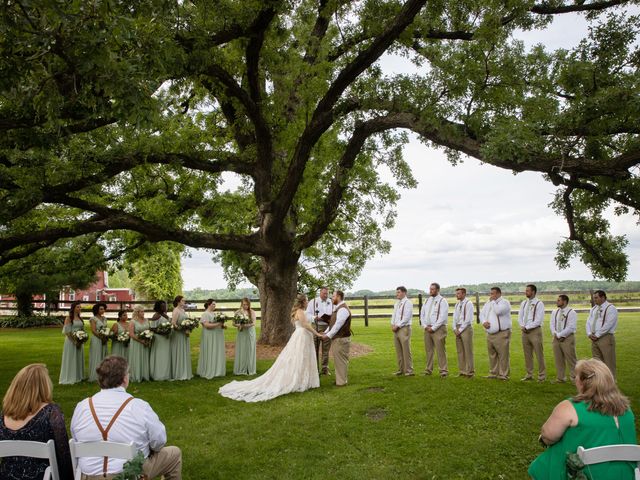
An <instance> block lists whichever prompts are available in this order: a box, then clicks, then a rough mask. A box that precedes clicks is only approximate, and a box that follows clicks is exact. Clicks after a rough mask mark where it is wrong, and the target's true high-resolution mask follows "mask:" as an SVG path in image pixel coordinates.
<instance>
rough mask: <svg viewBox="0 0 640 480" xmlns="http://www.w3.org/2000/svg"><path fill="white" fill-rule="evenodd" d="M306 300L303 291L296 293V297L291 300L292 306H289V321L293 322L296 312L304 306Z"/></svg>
mask: <svg viewBox="0 0 640 480" xmlns="http://www.w3.org/2000/svg"><path fill="white" fill-rule="evenodd" d="M306 301H307V296H306V295H305V294H304V293H299V294H298V295H296V299H295V300H294V301H293V307H292V308H291V322H295V320H296V313H298V310H302V309H303V308H304V307H303V305H304V302H306Z"/></svg>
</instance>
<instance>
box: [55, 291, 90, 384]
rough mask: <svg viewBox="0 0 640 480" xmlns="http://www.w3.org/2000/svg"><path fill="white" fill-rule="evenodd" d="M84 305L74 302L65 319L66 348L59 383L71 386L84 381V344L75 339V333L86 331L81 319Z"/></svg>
mask: <svg viewBox="0 0 640 480" xmlns="http://www.w3.org/2000/svg"><path fill="white" fill-rule="evenodd" d="M80 312H82V305H81V304H80V302H73V303H72V304H71V308H70V309H69V316H68V317H67V318H65V319H64V327H63V328H62V333H63V334H64V336H65V338H64V347H63V350H62V365H60V378H59V379H58V383H60V384H61V385H70V384H73V383H78V382H81V381H82V380H83V379H84V348H83V347H82V345H84V342H80V341H78V340H76V339H75V337H74V336H73V333H74V332H76V331H78V330H82V331H84V321H83V320H82V318H80Z"/></svg>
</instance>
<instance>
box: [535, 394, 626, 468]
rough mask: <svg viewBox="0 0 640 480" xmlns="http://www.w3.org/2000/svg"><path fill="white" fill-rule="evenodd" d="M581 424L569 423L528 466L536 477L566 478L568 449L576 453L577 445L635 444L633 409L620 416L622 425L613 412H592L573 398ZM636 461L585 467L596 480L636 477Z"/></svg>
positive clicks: (584, 404)
mask: <svg viewBox="0 0 640 480" xmlns="http://www.w3.org/2000/svg"><path fill="white" fill-rule="evenodd" d="M571 403H572V404H573V406H574V408H575V409H576V413H577V414H578V424H577V425H576V426H575V427H569V428H568V429H567V430H566V431H565V432H564V435H563V437H562V438H561V439H560V441H559V442H557V443H555V444H553V445H551V446H550V447H549V448H548V449H547V450H545V451H544V452H543V453H542V454H541V455H539V456H538V458H536V459H535V460H534V461H533V463H532V464H531V466H530V467H529V475H530V476H531V477H532V478H534V479H536V480H543V479H544V480H565V479H566V478H567V466H566V459H567V453H576V452H577V451H578V447H580V446H582V447H584V448H593V447H602V446H605V445H617V444H621V443H629V444H634V445H635V444H636V443H637V441H636V429H635V419H634V416H633V412H632V411H631V410H627V411H626V412H625V414H624V415H622V416H621V417H618V424H619V427H617V426H616V424H615V420H614V418H613V417H612V416H609V415H602V414H601V413H599V412H590V411H589V410H588V406H589V405H588V404H587V403H586V402H573V401H571ZM633 469H634V465H633V464H632V463H630V462H604V463H598V464H595V465H589V466H586V467H584V470H583V472H584V474H585V475H586V476H587V478H590V479H597V480H627V479H628V480H633V478H634V473H633Z"/></svg>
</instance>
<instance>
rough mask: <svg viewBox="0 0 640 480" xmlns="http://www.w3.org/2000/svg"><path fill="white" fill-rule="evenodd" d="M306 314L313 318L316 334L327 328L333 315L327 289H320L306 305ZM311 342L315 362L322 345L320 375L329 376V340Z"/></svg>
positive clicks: (318, 338) (318, 339)
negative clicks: (314, 352) (316, 295)
mask: <svg viewBox="0 0 640 480" xmlns="http://www.w3.org/2000/svg"><path fill="white" fill-rule="evenodd" d="M307 313H308V314H310V315H311V316H312V317H313V320H314V322H315V323H316V326H317V330H318V332H320V333H322V332H324V331H326V330H327V328H329V321H330V320H331V314H332V313H333V303H332V302H331V299H330V298H329V289H328V288H327V287H322V288H321V289H320V295H319V296H318V297H316V298H314V299H313V301H311V302H309V304H308V305H307ZM313 341H314V343H315V346H316V361H317V359H318V354H319V353H320V345H322V361H321V365H322V368H321V370H320V373H321V374H322V375H331V374H330V373H329V349H330V348H331V340H329V339H327V340H323V339H321V338H320V337H314V339H313Z"/></svg>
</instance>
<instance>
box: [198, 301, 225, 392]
mask: <svg viewBox="0 0 640 480" xmlns="http://www.w3.org/2000/svg"><path fill="white" fill-rule="evenodd" d="M204 308H205V312H204V313H203V314H202V317H201V318H200V324H201V325H202V337H201V340H200V357H199V359H198V375H200V376H201V377H203V378H207V379H210V378H214V377H224V376H225V373H226V369H227V362H226V358H225V355H224V353H225V352H224V331H223V329H224V328H227V327H225V326H224V322H218V321H216V318H215V310H216V302H215V301H214V300H213V299H211V298H210V299H209V300H207V301H206V302H205V304H204Z"/></svg>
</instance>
